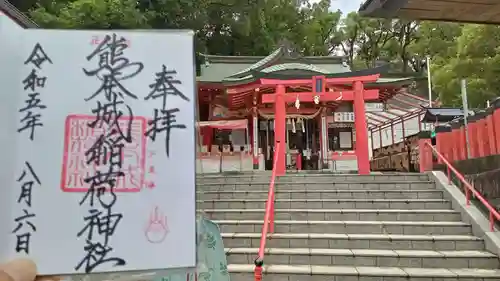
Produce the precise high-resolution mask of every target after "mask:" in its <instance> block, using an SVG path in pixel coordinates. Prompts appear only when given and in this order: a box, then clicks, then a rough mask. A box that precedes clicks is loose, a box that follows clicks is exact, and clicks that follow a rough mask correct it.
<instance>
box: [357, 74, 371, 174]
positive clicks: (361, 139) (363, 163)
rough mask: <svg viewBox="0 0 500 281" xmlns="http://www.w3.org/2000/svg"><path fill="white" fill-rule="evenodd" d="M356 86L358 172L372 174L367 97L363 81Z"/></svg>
mask: <svg viewBox="0 0 500 281" xmlns="http://www.w3.org/2000/svg"><path fill="white" fill-rule="evenodd" d="M353 88H354V122H355V127H356V156H357V158H358V173H359V174H360V175H368V174H370V159H369V156H368V128H367V126H366V116H365V98H364V94H363V92H364V89H363V83H362V82H359V81H356V82H354V85H353Z"/></svg>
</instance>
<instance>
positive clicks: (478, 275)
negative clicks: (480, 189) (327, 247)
mask: <svg viewBox="0 0 500 281" xmlns="http://www.w3.org/2000/svg"><path fill="white" fill-rule="evenodd" d="M227 269H228V272H229V273H230V274H231V279H232V280H238V281H255V276H254V265H253V264H230V265H228V267H227ZM499 276H500V270H498V269H476V268H463V269H446V268H408V267H403V268H399V267H366V266H358V267H354V266H320V265H278V264H276V265H267V266H264V267H263V280H275V281H298V280H300V281H320V280H322V281H326V280H328V281H382V280H388V281H389V280H390V281H437V280H446V281H498V280H499V278H500V277H499Z"/></svg>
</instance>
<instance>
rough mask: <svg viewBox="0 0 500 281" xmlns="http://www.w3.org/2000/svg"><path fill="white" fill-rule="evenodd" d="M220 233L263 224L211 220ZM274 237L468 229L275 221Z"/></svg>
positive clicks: (466, 229)
mask: <svg viewBox="0 0 500 281" xmlns="http://www.w3.org/2000/svg"><path fill="white" fill-rule="evenodd" d="M214 222H215V223H217V224H218V225H219V227H220V229H221V232H235V233H239V232H254V233H260V232H261V230H262V222H263V221H262V220H214ZM274 227H275V232H276V233H336V234H342V233H343V234H351V233H352V234H354V233H356V234H412V235H451V234H454V235H470V234H471V226H470V225H469V224H466V223H463V222H446V221H444V222H413V221H287V220H276V221H275V226H274Z"/></svg>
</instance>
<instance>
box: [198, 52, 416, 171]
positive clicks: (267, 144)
mask: <svg viewBox="0 0 500 281" xmlns="http://www.w3.org/2000/svg"><path fill="white" fill-rule="evenodd" d="M201 58H202V60H201V64H200V68H201V69H200V75H199V76H198V77H197V82H198V108H199V114H198V118H199V122H198V133H199V138H198V139H199V153H198V158H197V170H198V172H202V173H211V172H221V171H249V170H272V168H273V167H272V166H273V157H274V156H275V154H276V157H277V167H276V169H277V171H278V173H279V174H280V173H281V174H282V173H285V171H286V170H287V169H288V170H325V169H326V170H335V171H357V172H358V173H359V174H367V173H369V172H370V168H369V149H370V148H369V137H368V130H367V126H368V125H374V123H377V122H372V121H371V120H373V118H372V117H370V114H371V113H373V114H376V112H382V111H385V110H386V108H385V107H386V101H387V100H389V99H391V98H392V97H393V96H394V95H397V94H398V93H401V92H404V91H405V89H406V87H408V86H409V85H410V84H411V83H412V82H413V79H412V78H384V73H386V72H387V71H388V65H386V66H380V67H375V68H372V69H364V70H357V71H351V69H350V67H349V66H348V65H347V63H346V62H345V57H339V56H316V57H308V56H299V55H297V54H294V52H293V51H291V49H290V48H287V47H286V46H283V47H280V48H278V49H277V50H275V51H274V52H272V53H271V54H269V55H268V56H266V57H258V56H216V55H201ZM375 120H379V119H375ZM276 151H277V153H276Z"/></svg>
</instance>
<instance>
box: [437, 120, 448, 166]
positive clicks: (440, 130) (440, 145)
mask: <svg viewBox="0 0 500 281" xmlns="http://www.w3.org/2000/svg"><path fill="white" fill-rule="evenodd" d="M434 131H435V132H436V149H437V151H439V153H441V154H445V153H444V151H445V148H444V147H445V142H444V141H445V138H446V130H445V127H444V126H436V128H435V129H434ZM438 164H443V161H441V159H439V158H438Z"/></svg>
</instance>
